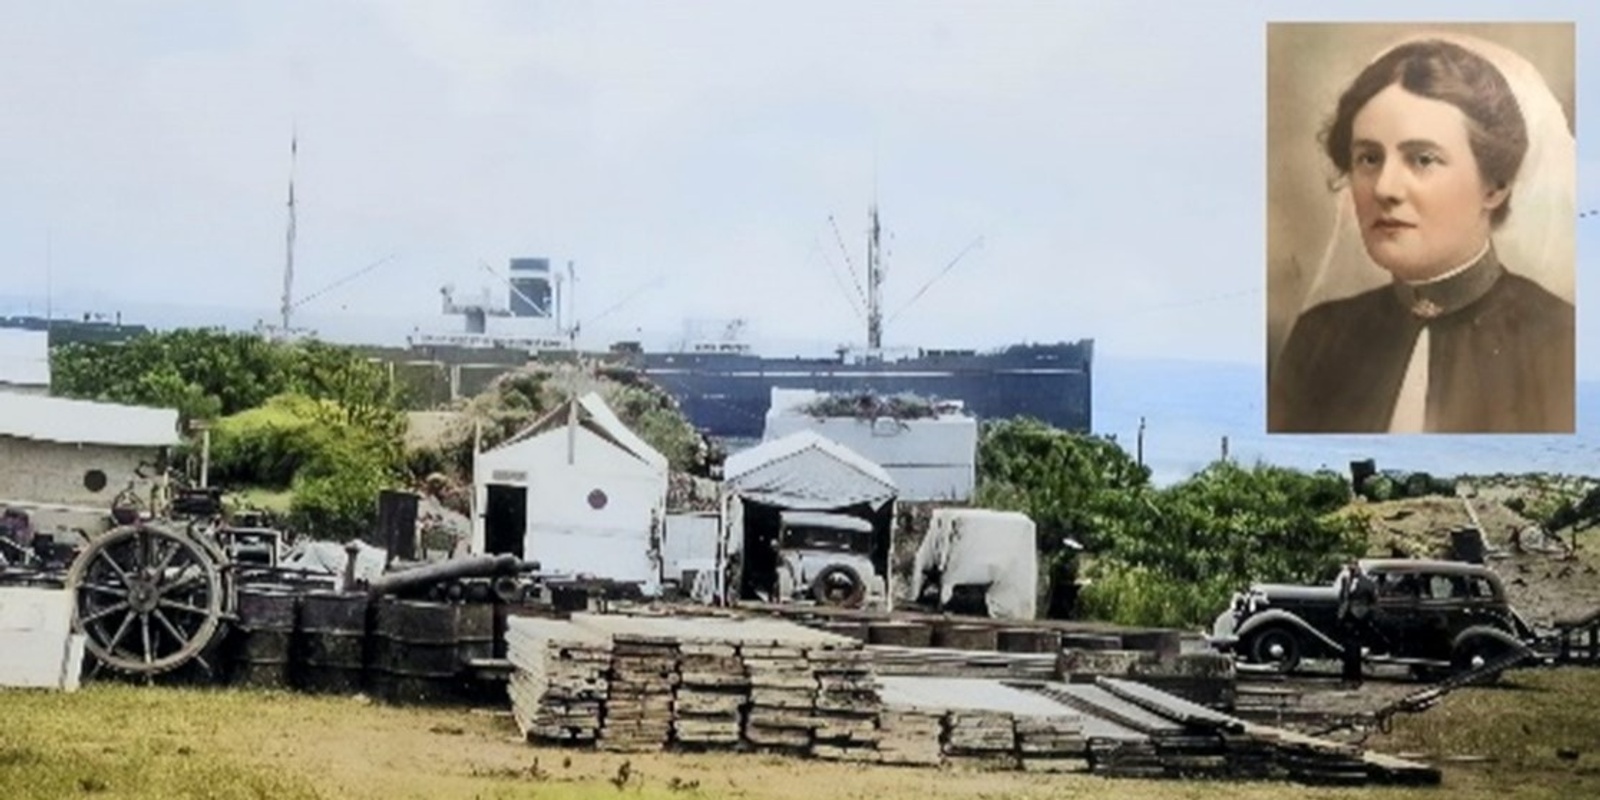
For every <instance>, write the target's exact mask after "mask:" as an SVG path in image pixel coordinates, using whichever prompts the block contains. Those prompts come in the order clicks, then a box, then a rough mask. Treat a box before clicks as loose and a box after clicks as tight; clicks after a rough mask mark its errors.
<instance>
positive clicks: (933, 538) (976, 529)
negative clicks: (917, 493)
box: [911, 508, 1039, 619]
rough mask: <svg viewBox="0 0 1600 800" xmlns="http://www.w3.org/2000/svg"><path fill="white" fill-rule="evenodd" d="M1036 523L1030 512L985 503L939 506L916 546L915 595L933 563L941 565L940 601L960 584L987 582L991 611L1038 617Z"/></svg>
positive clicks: (945, 600) (1004, 615)
mask: <svg viewBox="0 0 1600 800" xmlns="http://www.w3.org/2000/svg"><path fill="white" fill-rule="evenodd" d="M1035 530H1036V526H1035V525H1034V522H1033V520H1031V519H1029V518H1028V516H1027V515H1025V514H1019V513H1017V512H1014V511H991V510H989V509H982V508H938V509H934V511H933V518H932V520H931V521H930V522H929V525H928V534H927V536H925V537H923V539H922V545H921V546H920V547H918V548H917V556H916V561H915V562H914V565H913V567H912V575H911V596H912V597H917V596H919V595H921V594H922V589H923V585H924V583H925V582H926V580H927V576H926V571H927V569H928V567H930V566H932V567H936V568H937V569H938V570H939V574H940V576H941V578H940V581H939V583H940V587H939V603H940V605H943V604H945V603H948V602H950V596H951V594H952V592H953V591H954V589H955V587H956V586H958V585H980V586H981V585H988V587H989V591H988V593H987V595H986V596H985V597H986V600H987V602H988V606H989V616H991V617H1001V618H1006V619H1033V618H1034V615H1035V614H1036V613H1037V611H1038V604H1039V599H1038V591H1039V550H1038V543H1037V542H1036V541H1035V540H1034V537H1035Z"/></svg>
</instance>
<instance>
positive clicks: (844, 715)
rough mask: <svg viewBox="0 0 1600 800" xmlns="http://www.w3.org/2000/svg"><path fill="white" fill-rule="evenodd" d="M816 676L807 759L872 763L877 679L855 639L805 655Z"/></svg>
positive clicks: (875, 742) (878, 702)
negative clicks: (815, 723) (813, 722)
mask: <svg viewBox="0 0 1600 800" xmlns="http://www.w3.org/2000/svg"><path fill="white" fill-rule="evenodd" d="M806 656H807V659H808V660H809V661H810V662H811V672H812V674H813V675H814V676H816V690H815V691H816V694H815V701H814V707H815V710H816V711H815V715H814V716H815V719H816V722H817V727H816V729H815V731H814V732H813V734H812V743H811V754H812V755H814V756H816V757H818V758H825V759H830V760H835V761H869V762H870V761H877V760H878V741H879V738H880V733H879V731H878V715H879V712H880V711H881V710H882V707H883V704H882V700H881V698H880V697H879V694H878V678H877V676H876V675H875V674H873V672H872V665H871V663H870V662H869V661H868V659H867V657H866V652H865V650H864V649H863V648H862V646H861V643H860V641H859V640H854V641H850V642H841V643H839V644H837V645H827V644H824V645H819V646H814V647H811V648H810V649H808V650H807V652H806Z"/></svg>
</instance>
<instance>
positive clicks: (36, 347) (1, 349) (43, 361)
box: [0, 328, 50, 394]
mask: <svg viewBox="0 0 1600 800" xmlns="http://www.w3.org/2000/svg"><path fill="white" fill-rule="evenodd" d="M0 392H10V393H18V394H49V393H50V334H49V333H47V332H45V331H31V330H23V329H19V328H0Z"/></svg>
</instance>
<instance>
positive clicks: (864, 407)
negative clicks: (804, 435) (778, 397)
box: [800, 393, 939, 420]
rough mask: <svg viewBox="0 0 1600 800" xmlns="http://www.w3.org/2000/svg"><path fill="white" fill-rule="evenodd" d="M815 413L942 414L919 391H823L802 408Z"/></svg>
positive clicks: (917, 416)
mask: <svg viewBox="0 0 1600 800" xmlns="http://www.w3.org/2000/svg"><path fill="white" fill-rule="evenodd" d="M800 411H801V413H804V414H808V415H810V416H813V417H862V418H865V419H878V418H880V417H889V418H890V419H901V420H904V419H931V418H933V417H936V416H938V415H939V409H938V406H937V405H935V404H934V403H933V402H931V401H929V400H927V399H925V398H922V397H917V396H916V395H909V394H901V395H891V396H888V397H880V396H878V395H874V394H849V393H845V394H830V395H824V396H822V397H820V398H818V399H816V400H813V401H812V402H810V403H807V404H806V405H805V406H802V407H801V409H800Z"/></svg>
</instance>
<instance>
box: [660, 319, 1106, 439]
mask: <svg viewBox="0 0 1600 800" xmlns="http://www.w3.org/2000/svg"><path fill="white" fill-rule="evenodd" d="M1093 357H1094V342H1093V340H1088V339H1085V340H1081V341H1078V342H1070V343H1060V344H1027V345H1012V346H1010V347H1007V348H1004V349H1002V350H998V351H994V352H988V353H976V352H970V351H965V352H949V351H924V352H922V353H921V354H919V355H917V356H914V357H910V358H903V359H897V360H889V359H885V360H879V361H856V362H851V361H847V360H845V359H844V358H836V359H826V358H824V359H818V358H772V357H763V356H758V355H751V354H748V353H693V352H685V353H638V354H635V355H634V356H633V359H632V360H633V361H634V362H635V364H636V365H637V366H638V368H639V369H640V370H641V371H642V372H643V373H644V374H645V375H646V376H648V377H649V378H650V380H651V381H652V382H654V383H655V384H656V385H658V386H660V387H661V388H663V389H665V390H666V391H667V392H668V393H670V394H671V395H673V396H674V397H675V398H677V400H678V404H679V406H680V407H681V408H682V410H683V413H684V415H685V416H687V417H688V418H689V420H690V421H691V422H692V423H693V424H694V425H695V426H696V427H698V428H700V429H701V430H702V431H704V432H706V433H707V434H708V435H710V436H713V437H717V438H721V439H743V440H749V439H760V438H761V436H762V434H763V431H764V429H765V426H766V415H767V412H768V410H769V409H770V406H771V402H772V389H774V388H783V389H812V390H816V391H822V392H872V393H876V394H880V395H890V394H915V395H919V396H921V397H926V398H929V399H938V400H959V401H961V402H962V403H963V404H964V405H965V407H966V409H967V411H968V412H970V413H971V414H972V415H973V416H975V417H977V418H978V419H980V420H992V419H1006V418H1010V417H1033V418H1035V419H1038V420H1040V421H1042V422H1045V423H1047V424H1049V425H1052V426H1054V427H1057V428H1062V429H1065V430H1070V431H1078V432H1087V431H1088V430H1089V428H1090V422H1091V403H1090V400H1091V395H1092V392H1091V388H1092V385H1091V375H1092V372H1093V370H1092V366H1093Z"/></svg>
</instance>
